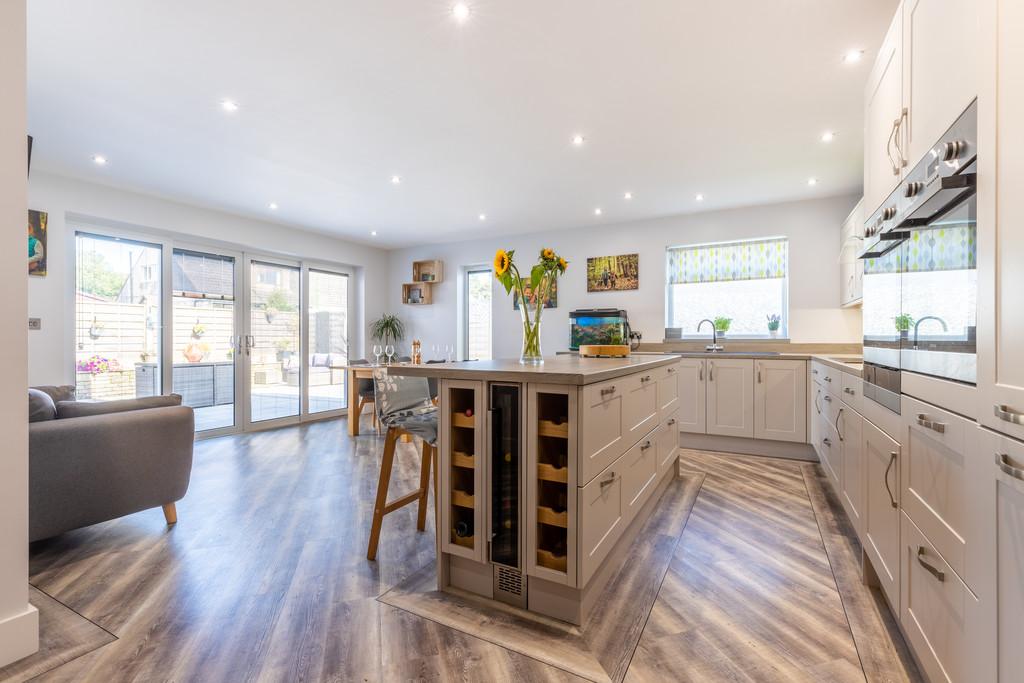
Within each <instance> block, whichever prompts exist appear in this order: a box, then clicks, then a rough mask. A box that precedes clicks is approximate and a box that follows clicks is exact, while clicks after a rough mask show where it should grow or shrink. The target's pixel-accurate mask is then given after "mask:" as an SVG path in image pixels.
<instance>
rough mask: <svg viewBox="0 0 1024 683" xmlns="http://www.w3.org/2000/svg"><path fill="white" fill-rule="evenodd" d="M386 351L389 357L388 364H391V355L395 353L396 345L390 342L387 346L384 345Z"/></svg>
mask: <svg viewBox="0 0 1024 683" xmlns="http://www.w3.org/2000/svg"><path fill="white" fill-rule="evenodd" d="M384 353H385V355H387V357H388V365H391V357H392V356H393V355H395V345H394V344H388V345H387V346H385V347H384Z"/></svg>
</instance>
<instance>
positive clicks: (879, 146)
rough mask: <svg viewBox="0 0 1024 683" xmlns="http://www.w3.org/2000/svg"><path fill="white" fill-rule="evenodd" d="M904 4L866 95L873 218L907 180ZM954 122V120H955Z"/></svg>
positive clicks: (867, 208)
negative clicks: (902, 139)
mask: <svg viewBox="0 0 1024 683" xmlns="http://www.w3.org/2000/svg"><path fill="white" fill-rule="evenodd" d="M902 8H903V5H902V3H901V4H900V6H899V7H898V8H897V10H896V15H895V17H893V20H892V24H891V25H890V26H889V30H888V32H887V33H886V34H885V38H884V39H883V41H882V45H881V47H879V48H878V56H877V57H876V59H875V64H874V67H873V68H872V69H871V73H870V74H869V75H868V82H867V87H866V89H865V93H864V213H865V215H871V214H872V213H874V212H875V210H876V209H877V208H878V207H879V206H880V205H881V203H882V202H883V201H884V200H885V198H886V197H888V196H889V193H891V192H892V191H893V188H895V187H896V185H897V183H899V181H900V179H901V178H902V177H903V171H904V161H903V157H902V155H901V153H900V151H899V147H898V143H899V138H898V135H897V134H898V132H899V131H898V128H899V125H900V122H901V121H902V120H903V50H902V42H903V9H902ZM951 120H952V119H951Z"/></svg>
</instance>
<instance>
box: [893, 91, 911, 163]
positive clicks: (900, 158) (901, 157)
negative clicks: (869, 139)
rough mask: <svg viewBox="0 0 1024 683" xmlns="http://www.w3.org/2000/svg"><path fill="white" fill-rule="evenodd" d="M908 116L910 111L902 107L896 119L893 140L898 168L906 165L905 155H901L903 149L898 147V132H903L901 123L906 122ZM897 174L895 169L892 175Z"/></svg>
mask: <svg viewBox="0 0 1024 683" xmlns="http://www.w3.org/2000/svg"><path fill="white" fill-rule="evenodd" d="M909 114H910V110H909V109H907V108H906V107H903V111H902V112H900V117H899V118H898V119H896V137H895V138H893V139H894V140H895V147H896V154H897V157H896V162H897V166H898V167H899V168H905V167H906V165H907V159H906V157H905V155H904V154H903V147H902V146H901V145H900V131H902V130H903V122H904V121H906V120H907V116H908V115H909ZM898 173H899V170H898V169H897V172H896V173H895V174H894V175H897V174H898Z"/></svg>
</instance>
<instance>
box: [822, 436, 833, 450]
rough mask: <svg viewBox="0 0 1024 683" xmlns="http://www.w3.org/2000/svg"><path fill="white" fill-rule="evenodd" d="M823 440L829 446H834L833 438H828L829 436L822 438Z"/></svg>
mask: <svg viewBox="0 0 1024 683" xmlns="http://www.w3.org/2000/svg"><path fill="white" fill-rule="evenodd" d="M821 442H822V443H823V444H825V445H826V446H828V447H829V448H832V439H830V438H828V437H827V436H826V437H825V438H824V439H822V440H821Z"/></svg>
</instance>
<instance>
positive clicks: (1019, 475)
mask: <svg viewBox="0 0 1024 683" xmlns="http://www.w3.org/2000/svg"><path fill="white" fill-rule="evenodd" d="M996 465H998V466H999V469H1001V470H1002V471H1003V474H1008V475H1009V476H1011V477H1013V478H1014V479H1020V480H1021V481H1024V470H1022V469H1021V468H1019V467H1015V466H1014V465H1012V464H1010V456H1009V455H1007V454H1006V453H996Z"/></svg>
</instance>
